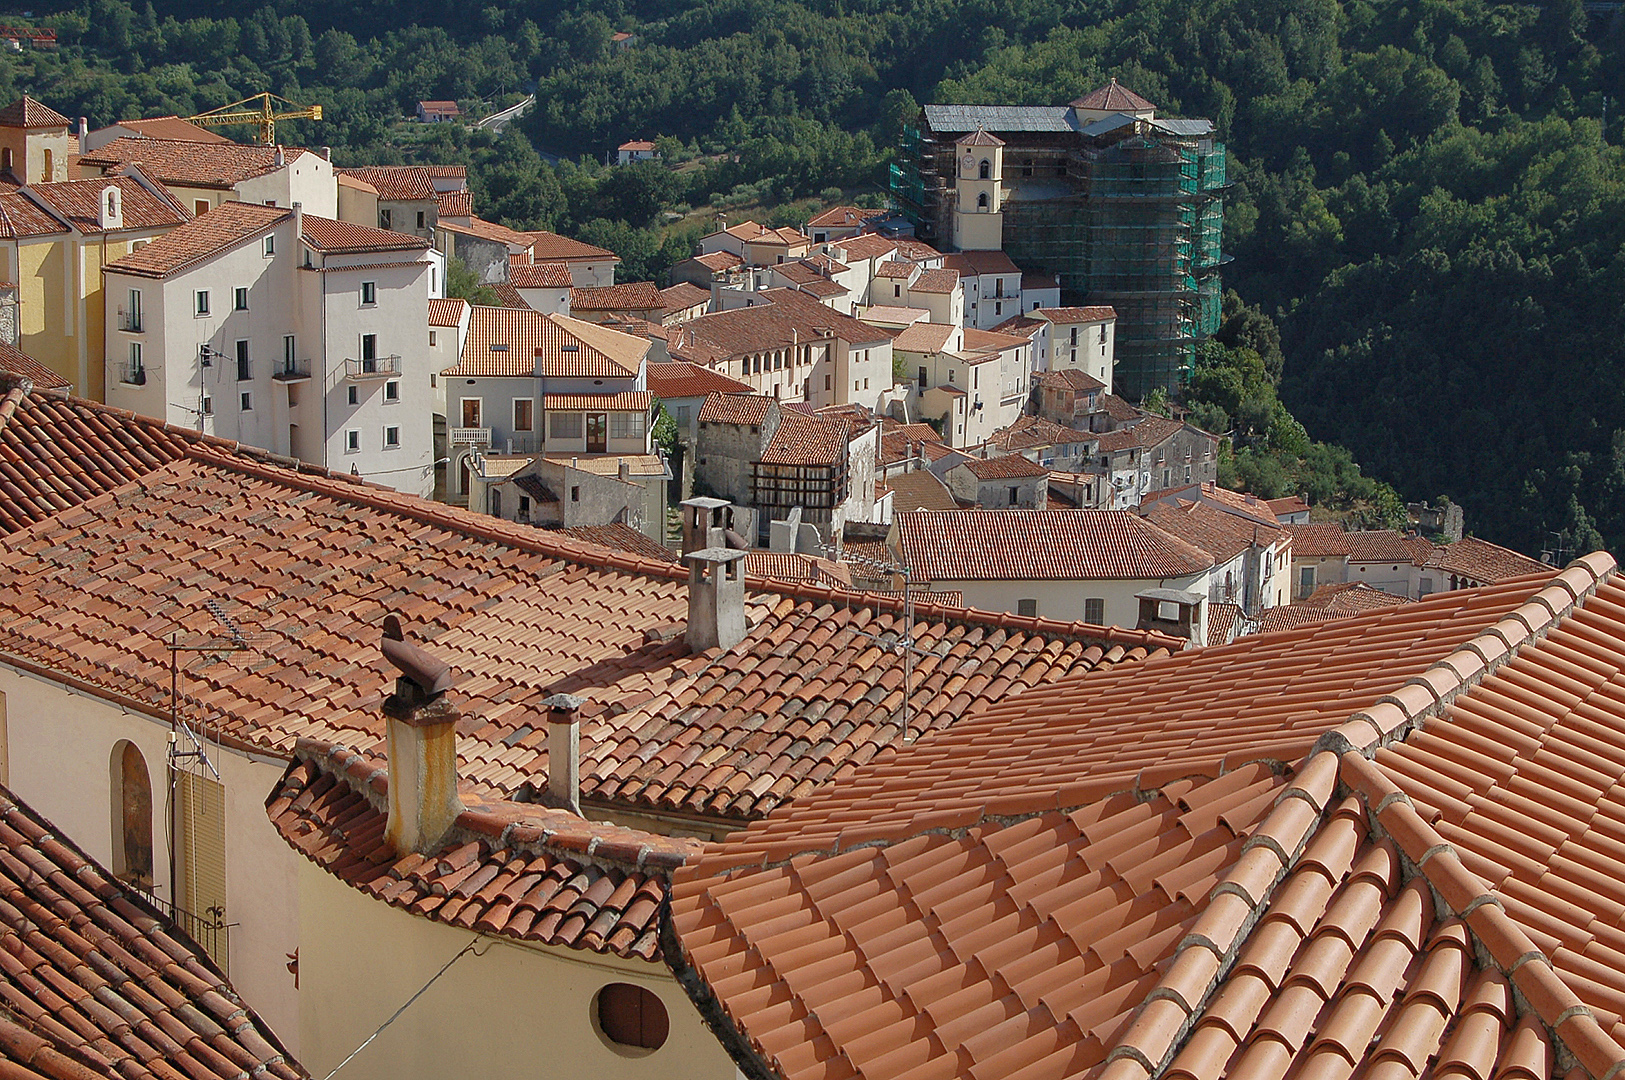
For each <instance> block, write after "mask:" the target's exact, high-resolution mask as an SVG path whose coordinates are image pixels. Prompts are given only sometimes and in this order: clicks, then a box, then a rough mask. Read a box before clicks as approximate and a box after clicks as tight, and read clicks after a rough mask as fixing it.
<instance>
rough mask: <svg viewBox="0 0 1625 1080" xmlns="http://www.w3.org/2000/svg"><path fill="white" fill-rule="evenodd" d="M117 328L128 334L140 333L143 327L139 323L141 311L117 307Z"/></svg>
mask: <svg viewBox="0 0 1625 1080" xmlns="http://www.w3.org/2000/svg"><path fill="white" fill-rule="evenodd" d="M118 328H119V329H120V330H123V331H125V332H126V333H130V334H139V333H142V332H143V331H144V328H143V327H142V325H141V312H140V310H139V309H137V310H135V311H128V310H126V309H124V308H119V309H118Z"/></svg>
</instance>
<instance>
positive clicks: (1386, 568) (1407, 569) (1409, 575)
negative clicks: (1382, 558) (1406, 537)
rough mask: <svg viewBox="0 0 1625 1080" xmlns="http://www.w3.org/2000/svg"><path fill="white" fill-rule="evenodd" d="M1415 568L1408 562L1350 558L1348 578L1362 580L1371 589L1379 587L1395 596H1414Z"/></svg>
mask: <svg viewBox="0 0 1625 1080" xmlns="http://www.w3.org/2000/svg"><path fill="white" fill-rule="evenodd" d="M1416 570H1417V568H1416V567H1414V566H1412V565H1411V564H1410V563H1409V562H1398V563H1392V562H1386V563H1367V562H1355V561H1353V560H1352V559H1351V560H1350V561H1349V565H1348V580H1349V581H1363V582H1365V583H1366V584H1367V585H1369V586H1371V587H1372V588H1373V589H1381V590H1382V591H1383V592H1385V593H1392V594H1394V595H1395V596H1415V595H1416V576H1417V575H1416V573H1415V571H1416Z"/></svg>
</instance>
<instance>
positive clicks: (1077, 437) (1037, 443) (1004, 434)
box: [988, 416, 1095, 453]
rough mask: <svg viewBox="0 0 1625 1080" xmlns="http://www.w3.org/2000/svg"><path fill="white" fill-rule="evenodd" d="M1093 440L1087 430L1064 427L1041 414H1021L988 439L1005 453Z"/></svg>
mask: <svg viewBox="0 0 1625 1080" xmlns="http://www.w3.org/2000/svg"><path fill="white" fill-rule="evenodd" d="M1093 441H1095V437H1094V436H1093V435H1091V434H1090V433H1088V432H1087V431H1077V430H1074V429H1073V428H1069V427H1064V426H1062V425H1060V424H1057V423H1056V422H1055V421H1053V420H1045V419H1044V418H1043V417H1041V416H1023V417H1022V418H1021V419H1019V420H1017V421H1016V422H1015V423H1013V424H1011V425H1010V426H1009V427H1006V428H1000V429H999V430H998V431H995V432H994V433H993V436H992V437H991V438H990V439H988V442H989V443H991V444H993V445H994V446H996V447H998V448H999V449H1000V450H1004V451H1006V452H1007V453H1015V452H1017V451H1021V450H1039V449H1042V448H1044V447H1047V446H1060V445H1064V444H1068V443H1087V442H1093Z"/></svg>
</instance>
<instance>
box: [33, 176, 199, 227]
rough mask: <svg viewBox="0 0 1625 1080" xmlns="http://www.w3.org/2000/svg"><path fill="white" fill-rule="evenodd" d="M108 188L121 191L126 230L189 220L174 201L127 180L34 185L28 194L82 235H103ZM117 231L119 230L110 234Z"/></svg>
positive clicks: (109, 178) (121, 204)
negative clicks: (103, 207)
mask: <svg viewBox="0 0 1625 1080" xmlns="http://www.w3.org/2000/svg"><path fill="white" fill-rule="evenodd" d="M109 186H112V187H116V188H118V190H119V199H120V203H119V208H120V210H121V212H122V221H123V225H122V226H120V227H119V228H120V230H125V229H161V228H165V227H168V226H173V225H180V224H183V223H185V222H186V221H188V220H190V216H189V215H188V214H187V213H186V211H184V210H182V209H181V208H180V207H179V206H178V205H176V203H175V202H174V200H173V199H168V198H164V197H162V196H159V195H154V194H153V193H152V192H151V191H148V190H147V189H146V188H145V187H142V186H141V184H140V182H139V181H137V180H135V179H134V178H133V177H128V176H106V177H97V178H96V179H94V180H63V181H60V182H58V183H55V184H32V185H30V186H29V188H28V191H29V193H31V194H32V195H33V196H34V198H35V199H37V200H38V201H40V202H43V203H44V204H45V205H46V206H47V207H49V208H50V210H51V211H52V212H54V213H55V214H56V215H57V216H59V217H62V218H66V219H67V220H68V221H69V222H71V223H72V224H73V227H74V228H76V229H78V230H79V231H80V232H82V233H89V234H96V233H100V232H103V231H104V230H103V228H102V226H101V225H100V224H99V221H100V211H101V199H102V192H103V191H104V190H106V188H108V187H109ZM109 231H118V230H109Z"/></svg>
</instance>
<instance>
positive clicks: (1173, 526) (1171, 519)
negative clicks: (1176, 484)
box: [1140, 499, 1286, 563]
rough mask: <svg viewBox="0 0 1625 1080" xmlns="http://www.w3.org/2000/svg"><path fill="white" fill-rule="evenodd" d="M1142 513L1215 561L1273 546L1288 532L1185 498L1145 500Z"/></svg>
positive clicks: (1224, 561)
mask: <svg viewBox="0 0 1625 1080" xmlns="http://www.w3.org/2000/svg"><path fill="white" fill-rule="evenodd" d="M1265 512H1266V513H1268V510H1266V511H1265ZM1140 513H1141V514H1143V515H1145V518H1146V520H1148V521H1153V522H1156V523H1157V524H1158V525H1160V526H1162V528H1164V529H1166V530H1167V531H1168V532H1170V533H1172V534H1173V535H1174V536H1177V537H1179V538H1180V539H1181V540H1184V541H1186V542H1187V543H1190V544H1193V545H1195V546H1196V547H1199V548H1201V549H1202V550H1203V551H1205V552H1207V553H1208V554H1209V555H1212V556H1213V561H1214V562H1215V563H1226V562H1229V561H1230V560H1231V559H1234V558H1235V557H1236V556H1237V555H1239V554H1241V553H1242V552H1243V551H1246V550H1247V549H1248V548H1251V547H1254V546H1273V545H1275V544H1278V543H1280V542H1281V540H1282V538H1283V537H1284V536H1285V535H1286V533H1285V532H1283V531H1282V530H1281V529H1280V528H1279V527H1274V526H1269V525H1261V524H1259V523H1258V522H1257V521H1256V520H1253V519H1251V518H1248V517H1242V516H1241V515H1239V514H1232V513H1226V512H1225V511H1223V510H1219V509H1216V508H1214V507H1212V506H1210V505H1208V504H1207V503H1204V502H1192V501H1188V500H1185V499H1178V500H1170V501H1168V502H1160V503H1152V504H1151V505H1146V504H1145V503H1144V502H1143V501H1142V502H1141V505H1140ZM1270 516H1271V517H1274V516H1275V515H1273V514H1270Z"/></svg>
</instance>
